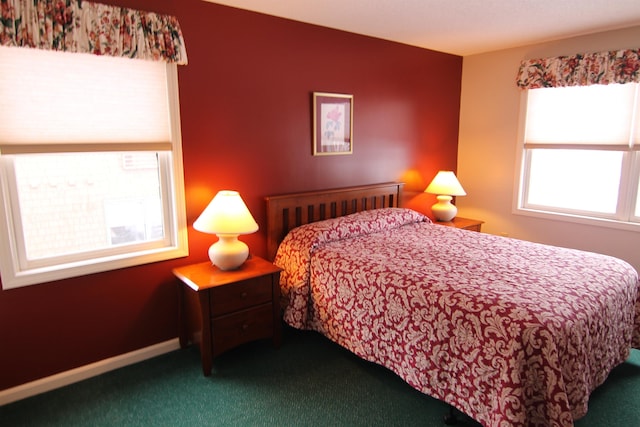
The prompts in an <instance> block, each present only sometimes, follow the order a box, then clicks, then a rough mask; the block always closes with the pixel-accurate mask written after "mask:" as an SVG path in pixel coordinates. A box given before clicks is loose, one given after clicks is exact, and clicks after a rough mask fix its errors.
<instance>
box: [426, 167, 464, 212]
mask: <svg viewBox="0 0 640 427" xmlns="http://www.w3.org/2000/svg"><path fill="white" fill-rule="evenodd" d="M424 191H425V193H431V194H437V197H436V198H437V199H438V202H437V203H436V204H435V205H433V206H432V207H431V212H433V216H434V218H435V219H436V220H437V221H451V220H452V219H453V218H455V216H456V214H457V213H458V208H456V206H455V205H453V204H451V199H452V197H451V196H466V195H467V193H465V191H464V189H463V188H462V185H460V182H459V181H458V178H456V175H455V174H454V173H453V172H452V171H440V172H438V173H437V174H436V177H435V178H433V181H431V184H429V186H428V187H427V188H426V190H424Z"/></svg>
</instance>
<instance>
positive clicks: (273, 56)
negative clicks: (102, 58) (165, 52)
mask: <svg viewBox="0 0 640 427" xmlns="http://www.w3.org/2000/svg"><path fill="white" fill-rule="evenodd" d="M103 2H106V3H111V4H114V5H118V6H125V7H131V8H135V9H142V10H151V11H155V12H159V13H169V14H173V15H176V16H177V17H178V19H179V21H180V24H181V27H182V30H183V34H184V37H185V41H186V45H187V53H188V56H189V65H187V66H184V67H180V68H179V83H180V107H181V117H182V140H183V155H184V169H185V185H186V197H187V216H188V221H189V225H190V224H191V223H193V220H194V219H195V218H196V217H197V216H198V215H199V213H200V212H201V211H202V209H204V207H205V206H206V204H207V203H208V202H209V200H210V199H211V197H213V195H214V194H215V193H216V192H217V191H218V190H220V189H235V190H238V191H240V193H241V195H242V196H243V198H244V200H245V202H246V203H247V205H248V206H249V209H250V210H251V212H252V213H253V215H254V217H255V218H256V221H257V222H258V223H259V225H260V227H261V230H260V231H258V232H257V233H255V234H252V235H249V236H245V237H244V238H243V240H244V241H246V242H247V243H248V245H249V247H250V248H251V250H252V251H253V252H254V253H256V254H258V255H264V253H265V251H266V241H265V236H264V234H263V232H264V228H265V226H266V224H265V212H264V200H263V198H264V196H266V195H269V194H279V193H285V192H292V191H304V190H316V189H321V188H331V187H343V186H350V185H358V184H368V183H377V182H386V181H395V180H403V179H409V180H410V185H409V186H408V187H409V188H408V189H409V190H417V191H420V190H421V189H422V188H424V186H426V184H428V181H429V180H430V179H431V178H432V177H433V176H434V175H435V173H436V171H437V170H438V169H444V168H446V169H455V167H456V156H457V140H458V115H459V100H460V84H461V83H460V82H461V71H462V58H461V57H458V56H453V55H448V54H443V53H438V52H434V51H429V50H424V49H418V48H414V47H410V46H406V45H402V44H397V43H391V42H387V41H382V40H378V39H373V38H369V37H364V36H359V35H355V34H351V33H345V32H340V31H335V30H330V29H325V28H322V27H316V26H312V25H307V24H302V23H297V22H292V21H288V20H284V19H279V18H274V17H270V16H265V15H261V14H256V13H252V12H247V11H241V10H238V9H233V8H228V7H224V6H220V5H215V4H211V3H208V2H205V1H202V0H180V1H176V0H111V1H109V0H103ZM314 91H323V92H337V93H349V94H353V95H354V118H353V120H354V131H353V138H354V148H353V154H352V155H345V156H325V157H313V156H312V155H311V153H312V146H311V140H312V139H311V138H312V132H311V128H312V115H311V94H312V93H313V92H314ZM410 172H413V173H414V175H411V174H410ZM415 172H418V178H417V180H416V178H415ZM411 176H413V178H411ZM414 181H417V184H413V182H414ZM432 203H433V200H432V197H431V196H427V195H424V194H422V195H418V196H417V197H415V198H413V199H411V200H409V205H410V206H412V207H416V208H418V209H428V206H430V205H431V204H432ZM211 243H213V238H212V236H210V235H205V234H202V233H199V232H197V231H193V229H192V228H191V226H190V228H189V246H190V251H191V255H190V256H189V257H188V258H182V259H179V260H174V261H170V262H162V263H155V264H150V265H145V266H141V267H135V268H128V269H123V270H118V271H112V272H107V273H101V274H95V275H90V276H84V277H79V278H74V279H69V280H63V281H59V282H55V283H48V284H41V285H35V286H28V287H25V288H19V289H14V290H8V291H0V390H2V389H6V388H9V387H12V386H15V385H19V384H22V383H25V382H29V381H32V380H35V379H38V378H42V377H46V376H49V375H52V374H55V373H58V372H61V371H65V370H69V369H72V368H75V367H78V366H82V365H85V364H88V363H92V362H95V361H98V360H101V359H104V358H107V357H111V356H114V355H118V354H122V353H126V352H129V351H132V350H136V349H139V348H143V347H146V346H149V345H152V344H155V343H159V342H163V341H166V340H169V339H172V338H175V337H176V336H177V324H176V320H177V306H176V295H177V293H176V289H177V288H176V283H175V281H174V280H173V278H172V275H171V269H172V268H173V267H175V266H178V265H184V264H188V263H192V262H197V261H203V260H205V259H206V251H207V248H208V246H209V245H210V244H211Z"/></svg>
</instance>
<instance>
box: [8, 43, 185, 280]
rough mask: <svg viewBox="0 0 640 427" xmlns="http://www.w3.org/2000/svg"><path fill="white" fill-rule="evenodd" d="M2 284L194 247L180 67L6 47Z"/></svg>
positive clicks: (63, 275) (136, 261) (123, 264)
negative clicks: (188, 216) (184, 168)
mask: <svg viewBox="0 0 640 427" xmlns="http://www.w3.org/2000/svg"><path fill="white" fill-rule="evenodd" d="M0 176H1V188H0V238H1V242H0V274H1V276H2V286H3V288H4V289H9V288H15V287H19V286H25V285H30V284H36V283H43V282H48V281H52V280H57V279H62V278H67V277H73V276H78V275H83V274H89V273H96V272H100V271H106V270H111V269H116V268H122V267H128V266H133V265H139V264H144V263H148V262H155V261H160V260H165V259H170V258H176V257H180V256H185V255H187V240H186V218H185V213H184V212H185V207H184V192H183V177H182V151H181V140H180V126H179V108H178V92H177V69H176V65H175V64H167V63H164V62H152V61H143V60H132V59H128V58H114V57H105V56H96V55H88V54H77V53H62V52H52V51H46V50H37V49H25V48H8V47H0Z"/></svg>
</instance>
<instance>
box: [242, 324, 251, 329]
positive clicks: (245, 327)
mask: <svg viewBox="0 0 640 427" xmlns="http://www.w3.org/2000/svg"><path fill="white" fill-rule="evenodd" d="M247 329H249V325H247V324H246V323H245V324H244V325H242V330H243V331H246V330H247Z"/></svg>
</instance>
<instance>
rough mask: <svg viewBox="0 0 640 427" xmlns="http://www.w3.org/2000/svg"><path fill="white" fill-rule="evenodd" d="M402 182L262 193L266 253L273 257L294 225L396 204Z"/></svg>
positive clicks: (397, 203)
mask: <svg viewBox="0 0 640 427" xmlns="http://www.w3.org/2000/svg"><path fill="white" fill-rule="evenodd" d="M403 186H404V184H403V183H399V182H388V183H382V184H373V185H361V186H356V187H346V188H336V189H331V190H320V191H308V192H303V193H292V194H282V195H277V196H269V197H266V198H265V200H266V203H267V257H268V258H269V259H270V260H273V258H274V257H275V256H276V252H277V250H278V245H279V244H280V242H281V241H282V239H284V237H285V236H286V235H287V233H288V232H289V231H291V230H292V229H294V228H295V227H298V226H301V225H304V224H309V223H311V222H315V221H321V220H324V219H328V218H336V217H338V216H344V215H349V214H352V213H356V212H360V211H364V210H369V209H379V208H383V207H398V206H399V205H400V203H399V202H400V200H401V197H400V195H401V193H402V187H403Z"/></svg>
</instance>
